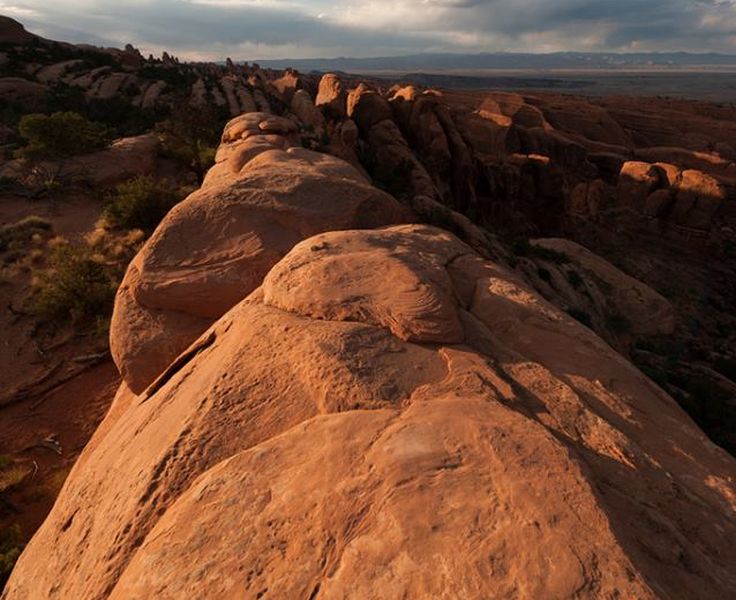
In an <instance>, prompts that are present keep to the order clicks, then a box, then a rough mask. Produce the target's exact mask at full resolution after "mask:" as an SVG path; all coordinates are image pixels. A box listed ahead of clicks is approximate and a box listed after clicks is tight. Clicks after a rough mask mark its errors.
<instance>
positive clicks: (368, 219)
mask: <svg viewBox="0 0 736 600" xmlns="http://www.w3.org/2000/svg"><path fill="white" fill-rule="evenodd" d="M294 131H296V125H295V124H294V123H293V122H292V121H289V120H288V119H284V118H281V117H275V116H272V115H268V114H265V113H248V114H245V115H242V116H241V117H238V118H236V119H233V120H232V121H230V123H228V125H227V127H226V129H225V132H224V134H223V138H222V142H223V143H222V145H221V146H220V149H219V151H218V154H217V164H216V165H215V166H214V167H213V168H212V169H211V170H210V172H209V173H208V174H207V178H206V180H205V182H204V185H203V186H202V188H201V189H200V190H198V191H196V192H194V193H193V194H192V195H190V196H189V197H188V198H187V199H186V200H185V201H184V202H182V203H180V204H179V205H177V206H176V207H175V208H174V209H173V210H172V211H171V212H170V213H169V215H168V216H167V217H166V219H165V220H164V222H163V223H162V224H161V226H160V227H159V228H158V230H157V231H156V233H155V234H154V235H153V236H152V237H151V239H150V240H148V242H147V243H146V245H145V247H144V248H143V250H142V251H141V253H140V254H139V255H138V256H137V257H136V259H135V260H134V261H133V262H132V263H131V265H130V267H129V268H128V272H127V274H126V276H125V279H124V281H123V284H122V285H121V287H120V291H119V293H118V296H117V301H116V310H115V312H114V315H113V319H112V326H111V335H110V344H111V348H112V353H113V357H114V359H115V362H116V364H117V365H118V367H119V369H120V372H121V373H122V375H123V378H124V379H125V381H126V382H127V384H128V385H129V386H130V388H131V390H133V391H134V392H136V393H140V392H142V391H143V390H144V389H145V387H146V386H147V385H148V384H150V383H151V382H152V381H153V380H154V379H155V378H156V376H158V375H159V374H160V373H161V372H162V371H163V370H164V369H165V368H166V367H167V366H168V365H169V363H170V362H171V361H172V360H173V359H175V358H176V357H177V355H179V354H180V353H181V352H182V351H184V350H185V349H186V348H187V346H189V344H191V343H192V342H193V341H194V340H195V339H196V338H197V337H198V336H199V335H200V334H201V333H202V332H203V331H204V330H205V329H207V327H209V326H210V325H211V324H212V323H213V322H214V321H215V320H217V319H218V318H220V317H221V316H222V315H223V314H224V313H225V312H227V310H228V309H230V308H231V307H232V306H233V305H235V304H236V303H238V302H239V301H240V300H242V299H243V298H244V297H245V296H247V295H248V294H250V293H251V292H252V291H253V290H254V289H255V288H256V287H258V286H259V285H260V283H261V281H262V280H263V277H264V276H265V275H266V273H267V272H268V271H269V269H270V268H271V267H272V266H273V265H274V264H275V263H276V262H277V261H278V260H279V259H280V258H281V257H282V256H284V254H286V253H287V252H288V251H289V250H290V249H291V248H292V247H293V246H294V244H296V243H297V242H298V241H300V240H302V239H304V238H307V237H310V236H312V235H314V234H316V233H319V232H322V231H329V230H333V229H352V228H360V227H369V228H370V227H377V226H380V225H386V224H390V223H398V222H401V221H402V220H404V219H406V217H407V215H408V212H407V211H406V210H405V209H402V207H401V206H400V205H399V204H398V202H397V201H396V200H394V199H393V198H392V197H391V196H389V195H388V194H386V193H384V192H381V191H380V190H377V189H376V188H374V187H373V186H371V185H370V184H369V183H368V182H367V181H366V180H365V178H364V177H363V175H361V174H360V173H359V172H358V171H356V170H355V169H354V168H353V167H351V166H350V165H348V164H347V163H345V162H343V161H342V160H340V159H337V158H334V157H332V156H329V155H327V154H320V153H316V152H311V151H308V150H305V149H304V148H301V147H299V146H298V142H297V141H296V139H295V138H294V137H293V135H292V134H293V132H294Z"/></svg>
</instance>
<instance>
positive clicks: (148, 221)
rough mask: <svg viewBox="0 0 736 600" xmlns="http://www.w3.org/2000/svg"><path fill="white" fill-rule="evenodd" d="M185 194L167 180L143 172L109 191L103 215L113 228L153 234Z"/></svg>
mask: <svg viewBox="0 0 736 600" xmlns="http://www.w3.org/2000/svg"><path fill="white" fill-rule="evenodd" d="M181 198H182V196H181V193H180V192H179V190H178V189H176V188H175V187H173V186H171V185H170V184H169V183H168V181H166V180H165V179H164V180H156V179H154V178H153V177H149V176H140V177H135V178H134V179H130V180H129V181H126V182H124V183H121V184H119V185H118V186H117V187H116V188H115V191H114V192H113V193H112V194H110V196H109V198H108V203H107V206H106V207H105V211H104V217H105V220H106V221H107V223H108V225H109V226H110V227H112V228H114V229H127V230H130V229H140V230H141V231H143V232H145V233H146V234H151V233H152V232H153V230H154V229H156V226H157V225H158V224H159V223H160V222H161V219H163V218H164V217H165V216H166V213H168V212H169V210H171V207H173V206H174V205H175V204H176V203H177V202H179V201H180V200H181Z"/></svg>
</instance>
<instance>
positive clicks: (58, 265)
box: [30, 242, 117, 323]
mask: <svg viewBox="0 0 736 600" xmlns="http://www.w3.org/2000/svg"><path fill="white" fill-rule="evenodd" d="M34 283H35V285H34V287H35V290H34V292H35V293H34V295H33V296H32V298H31V301H30V302H31V305H30V312H31V313H32V314H34V315H35V316H36V317H37V318H38V319H39V320H41V321H42V322H44V323H65V322H71V323H81V322H83V321H85V320H93V319H96V318H97V317H104V316H108V315H109V314H110V313H111V312H112V305H113V301H114V299H115V290H116V288H117V281H116V279H115V277H114V273H113V270H112V269H111V268H110V267H109V266H107V265H106V264H104V263H103V261H102V259H101V258H100V257H98V256H96V255H94V254H93V252H92V249H91V248H90V247H89V246H87V245H86V244H70V243H68V242H62V243H57V244H55V245H54V246H53V247H52V249H51V253H50V255H49V261H48V267H47V268H46V269H45V270H43V271H42V272H41V273H38V274H37V276H36V278H35V282H34Z"/></svg>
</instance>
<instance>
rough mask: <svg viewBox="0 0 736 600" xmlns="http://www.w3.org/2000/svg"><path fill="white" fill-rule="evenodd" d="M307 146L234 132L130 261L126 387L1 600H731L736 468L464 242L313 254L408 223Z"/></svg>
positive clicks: (250, 124) (421, 240) (284, 132)
mask: <svg viewBox="0 0 736 600" xmlns="http://www.w3.org/2000/svg"><path fill="white" fill-rule="evenodd" d="M371 102H373V101H371ZM517 112H518V111H517ZM532 116H533V115H530V116H529V118H531V117H532ZM525 118H526V117H525ZM366 119H368V121H367V122H370V119H369V118H368V117H367V116H366ZM376 126H380V123H378V124H377V125H373V126H372V127H373V128H375V127H376ZM256 129H258V130H260V131H262V132H263V133H261V134H256V133H255V132H256ZM288 129H289V126H288V125H287V124H286V123H284V122H283V121H280V120H269V119H268V118H267V117H265V116H264V115H256V116H253V115H248V116H247V117H244V118H243V119H242V120H239V121H235V122H233V123H231V124H230V126H229V127H228V129H227V130H226V132H225V135H224V138H223V141H224V144H223V147H222V148H221V160H220V163H219V164H218V166H217V167H215V169H214V170H213V172H211V173H210V176H209V177H208V180H209V182H208V183H206V184H205V186H204V187H203V188H202V190H201V191H200V192H197V193H196V194H195V195H194V196H193V197H191V198H190V199H189V200H187V201H186V202H185V203H184V204H183V205H182V206H181V207H180V208H179V209H178V210H175V211H174V212H172V214H170V215H169V217H168V218H167V219H166V220H165V221H164V222H163V223H162V225H161V226H160V228H159V230H158V231H157V232H156V234H155V235H154V237H153V238H152V239H151V241H150V242H149V244H148V245H147V247H146V248H144V250H143V251H142V252H141V253H140V254H139V255H138V257H137V258H136V259H135V261H134V263H133V265H132V266H131V270H130V271H129V273H128V276H127V277H126V282H125V284H124V285H123V286H122V287H121V292H120V296H119V298H118V304H117V306H116V316H115V324H114V327H113V331H112V341H113V348H114V349H115V345H116V344H117V343H119V342H120V340H123V339H125V336H126V335H129V336H133V337H134V338H135V339H134V341H131V342H129V343H128V345H127V346H126V348H127V349H126V350H125V351H123V352H121V351H120V350H119V349H118V350H116V352H115V354H116V360H117V361H118V364H119V365H121V370H122V371H123V375H124V377H125V380H126V382H127V384H124V385H123V386H122V387H121V389H120V392H119V394H118V396H117V398H116V400H115V402H114V404H113V406H112V408H111V410H110V413H109V415H108V416H107V418H106V420H105V421H104V422H103V424H102V425H101V427H100V429H99V430H98V431H97V433H96V434H95V436H94V438H93V439H92V441H91V442H90V444H89V445H88V447H87V448H86V449H85V451H84V453H83V455H82V457H81V458H80V460H79V462H78V463H77V464H76V465H75V467H74V470H73V472H72V473H71V475H70V476H69V479H68V480H67V482H66V484H65V486H64V489H63V491H62V493H61V495H60V497H59V499H58V502H57V504H56V506H55V508H54V510H53V512H52V513H51V515H50V516H49V518H48V519H47V521H46V522H45V524H44V525H43V527H42V528H41V529H40V530H39V532H38V533H37V534H36V536H35V537H34V539H33V540H32V542H31V543H30V544H29V546H28V547H27V549H26V550H25V552H24V553H23V555H22V556H21V559H20V561H19V563H18V566H17V568H16V570H15V572H14V574H13V576H12V578H11V580H10V582H9V585H8V588H7V590H6V592H5V595H4V596H3V600H21V599H22V600H26V599H28V598H64V599H66V598H75V599H79V600H87V599H103V598H115V599H125V600H130V599H135V598H140V599H144V598H145V599H147V598H160V599H165V598H177V599H178V598H279V599H280V598H295V597H302V598H382V599H391V598H397V599H398V598H488V597H494V598H508V597H518V598H571V599H572V598H662V599H664V598H668V599H674V598H682V599H685V598H687V599H700V598H702V599H711V598H726V597H728V596H729V594H730V593H731V591H732V590H733V589H735V588H736V573H734V570H733V565H734V564H736V548H735V547H734V545H733V538H734V535H736V520H735V519H734V511H736V487H735V486H734V477H736V462H735V461H734V459H733V458H731V457H730V456H729V455H728V454H726V453H725V452H724V451H722V450H721V449H719V448H718V447H716V446H715V445H713V444H712V443H711V442H710V441H708V439H707V438H706V437H705V435H704V434H703V433H702V432H701V431H700V430H699V429H698V428H697V427H696V426H695V425H694V424H693V422H692V421H690V419H689V418H688V417H687V416H686V415H685V414H684V413H683V411H682V410H681V409H680V408H679V407H678V406H677V404H676V403H675V402H674V401H673V400H672V399H671V398H670V397H669V396H668V395H667V394H666V393H664V392H663V391H662V390H661V389H660V388H658V387H657V386H656V385H655V384H653V383H652V382H651V381H650V380H648V379H647V378H646V377H645V376H644V375H642V373H640V372H639V371H637V370H636V369H635V368H634V367H632V366H631V364H630V363H628V362H627V361H626V360H625V359H624V358H623V357H622V356H621V355H619V354H618V353H616V352H615V351H614V350H613V349H612V348H611V347H610V346H609V345H607V344H606V343H605V342H604V341H602V340H601V339H600V338H599V337H597V336H596V334H594V333H593V332H592V331H590V330H589V329H587V328H585V327H583V326H582V325H581V324H579V323H578V322H577V321H575V320H574V319H572V318H571V317H569V316H567V315H566V314H565V313H563V312H561V311H560V310H559V309H558V308H556V307H555V306H553V305H552V304H550V303H548V302H547V301H545V300H544V299H543V298H542V297H541V296H539V295H538V294H537V293H536V292H535V291H533V290H532V289H531V288H530V287H528V286H527V285H526V284H525V283H524V282H523V281H522V280H521V279H520V278H519V277H518V276H517V275H515V274H514V273H512V272H511V271H509V270H507V269H506V268H504V267H502V266H500V265H499V264H497V263H495V262H491V261H488V260H486V259H483V258H482V257H481V256H479V255H478V254H477V253H476V252H475V251H474V250H473V249H472V248H471V247H470V246H468V245H466V244H465V243H463V242H461V241H460V240H459V239H457V238H456V237H455V236H453V235H452V234H450V233H448V232H446V231H443V230H440V229H437V228H434V227H430V226H426V225H399V226H392V227H387V228H383V229H380V228H379V229H376V230H365V229H364V230H355V229H351V230H345V231H332V232H324V233H319V230H324V229H325V228H326V227H325V226H324V225H325V223H327V225H328V227H329V226H331V227H332V228H342V229H347V228H348V227H351V226H352V225H351V223H353V222H354V221H355V220H356V218H357V217H356V215H360V218H361V219H364V220H363V221H362V222H361V224H363V225H365V226H376V225H380V224H381V222H382V221H383V222H385V221H386V220H387V219H386V215H387V214H393V213H394V212H395V213H396V214H399V212H400V211H398V209H397V207H396V206H395V204H394V203H393V201H392V200H391V199H390V198H388V197H387V196H385V195H384V194H382V193H380V192H378V191H376V190H374V189H373V188H371V187H370V186H369V185H368V184H367V183H365V181H364V180H363V179H362V177H361V176H360V174H359V173H357V171H354V170H353V169H352V168H350V167H349V166H347V165H346V164H345V163H342V162H341V161H339V160H337V159H331V158H329V157H321V156H319V155H314V154H312V153H310V152H307V151H304V150H301V149H294V148H287V149H284V147H283V146H284V145H288V143H287V141H285V140H288ZM271 136H273V138H272V137H271ZM253 140H257V142H255V141H253ZM256 143H257V144H258V145H259V146H260V145H263V146H266V145H267V144H271V143H273V145H274V146H275V147H270V148H266V149H264V150H262V151H261V153H260V154H258V156H257V157H255V158H250V160H249V161H247V162H243V161H242V159H241V158H237V157H238V156H242V155H243V154H244V155H248V154H247V153H248V152H250V150H251V144H256ZM241 151H242V154H241ZM223 156H226V157H227V158H223ZM231 165H232V167H231ZM228 169H230V171H231V173H232V174H231V175H226V174H225V173H227V170H228ZM358 200H359V201H358ZM315 233H316V234H317V235H314V234H315ZM309 235H312V236H313V237H309V238H308V239H304V240H303V241H300V240H302V238H305V237H307V236H309ZM540 243H541V242H540ZM544 243H545V244H549V242H544ZM293 244H296V245H295V246H294V247H293V248H292V249H291V250H290V251H289V252H288V253H287V254H286V256H285V257H284V258H282V259H281V260H279V257H280V255H281V254H282V253H284V252H286V250H287V248H286V246H288V245H293ZM256 248H257V249H258V251H257V252H256V251H255V249H256ZM588 258H589V257H586V256H581V257H580V258H579V261H580V262H581V263H583V262H585V261H587V260H588ZM590 268H591V269H593V270H594V271H595V269H597V268H600V265H592V266H591V267H590ZM269 269H270V270H269ZM261 278H263V281H262V282H261V281H260V279H261ZM228 309H229V310H228ZM221 313H224V314H221ZM141 315H143V316H141ZM182 315H183V316H182ZM177 319H181V320H177ZM197 319H199V320H200V322H199V324H198V325H197ZM213 322H214V323H213ZM147 323H155V327H153V326H149V325H147ZM210 323H213V324H212V325H209V324H210ZM193 324H194V325H193ZM197 328H200V329H201V330H203V333H202V334H201V335H199V337H197V332H196V330H197ZM205 329H206V331H205ZM149 334H150V335H152V336H154V340H162V341H161V342H158V341H150V340H147V339H146V336H147V335H149ZM135 336H137V337H135ZM177 336H182V337H183V338H187V340H189V339H190V338H191V340H193V341H194V340H195V338H196V341H194V343H193V344H192V345H191V346H190V347H189V348H188V349H187V350H186V351H185V352H184V353H182V354H180V355H179V356H178V358H175V360H174V361H173V362H171V363H170V364H169V360H170V358H171V357H169V358H167V359H166V360H165V361H161V362H160V364H161V365H163V367H158V368H157V369H155V370H153V371H156V370H158V371H160V370H162V368H163V372H162V373H161V374H160V375H158V377H157V378H156V379H155V381H154V382H153V383H152V384H151V385H149V386H148V387H147V389H146V390H145V391H143V392H142V393H139V394H138V395H136V394H135V393H133V392H132V391H131V388H130V385H131V383H132V385H133V386H134V387H135V388H136V390H138V391H140V390H142V388H143V387H144V386H145V385H146V383H147V382H148V381H149V380H150V379H151V378H153V377H155V376H156V375H157V373H154V372H152V371H151V372H147V373H145V375H144V376H142V377H139V371H140V372H143V371H145V366H146V365H144V364H138V354H137V349H138V348H145V352H146V353H147V354H146V356H147V358H146V360H145V361H143V362H146V363H147V362H153V361H155V360H158V358H157V357H158V355H157V352H156V349H157V347H158V348H162V351H164V352H166V353H168V352H170V349H169V347H168V346H166V345H165V344H167V343H169V341H170V340H171V339H174V338H176V337H177ZM131 339H132V338H131ZM187 343H188V342H187ZM177 344H178V342H177ZM177 344H173V346H176V345H177ZM178 345H181V346H183V345H184V343H183V342H182V343H181V344H178ZM171 352H173V347H172V349H171ZM164 363H165V364H164ZM166 364H168V367H167V366H166Z"/></svg>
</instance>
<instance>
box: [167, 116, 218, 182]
mask: <svg viewBox="0 0 736 600" xmlns="http://www.w3.org/2000/svg"><path fill="white" fill-rule="evenodd" d="M224 125H225V119H223V118H222V116H221V115H220V113H219V112H218V111H217V110H216V109H215V108H214V107H211V106H190V105H188V104H185V105H182V107H180V108H178V109H176V110H172V111H171V114H170V116H169V118H168V119H166V120H165V121H163V122H161V123H159V125H158V126H157V127H156V130H157V131H158V133H159V135H160V136H161V142H162V146H163V151H164V154H165V155H166V156H169V157H171V158H173V159H174V160H176V161H178V162H179V163H181V164H182V165H183V166H185V167H186V168H188V169H190V170H191V171H192V172H193V173H194V175H195V176H196V177H197V181H198V182H199V183H202V181H204V176H205V174H206V173H207V170H208V169H209V168H210V167H211V166H212V165H213V164H215V153H216V152H217V144H218V143H219V141H220V132H221V131H222V128H223V127H224Z"/></svg>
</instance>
